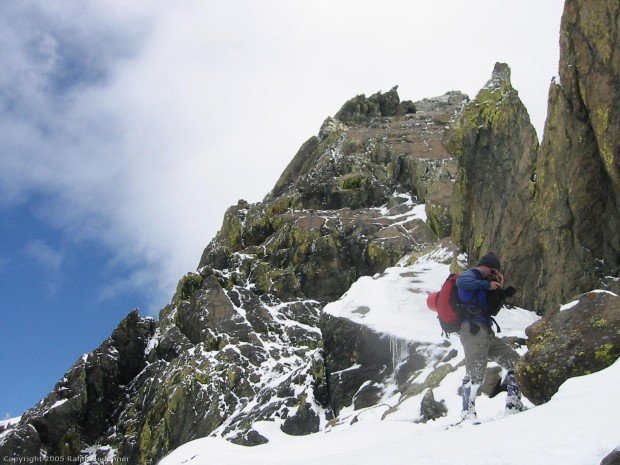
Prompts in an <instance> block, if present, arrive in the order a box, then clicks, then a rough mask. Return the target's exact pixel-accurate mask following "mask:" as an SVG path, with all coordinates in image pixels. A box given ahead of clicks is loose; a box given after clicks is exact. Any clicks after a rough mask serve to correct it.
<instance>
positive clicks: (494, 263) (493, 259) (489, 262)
mask: <svg viewBox="0 0 620 465" xmlns="http://www.w3.org/2000/svg"><path fill="white" fill-rule="evenodd" d="M480 265H486V266H490V267H491V268H495V269H496V270H499V269H500V268H501V267H502V264H501V263H500V261H499V258H497V256H496V255H495V254H494V253H493V252H489V253H488V254H486V255H485V256H484V257H482V258H481V259H480V261H479V262H478V266H480Z"/></svg>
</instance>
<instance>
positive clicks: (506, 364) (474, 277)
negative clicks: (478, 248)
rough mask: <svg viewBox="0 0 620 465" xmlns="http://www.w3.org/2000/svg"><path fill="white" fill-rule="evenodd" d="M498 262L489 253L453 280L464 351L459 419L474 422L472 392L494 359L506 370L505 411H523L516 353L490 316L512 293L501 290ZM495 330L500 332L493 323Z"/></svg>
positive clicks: (475, 420)
mask: <svg viewBox="0 0 620 465" xmlns="http://www.w3.org/2000/svg"><path fill="white" fill-rule="evenodd" d="M500 268H501V263H500V261H499V258H497V256H496V255H495V254H493V253H488V254H486V255H485V256H483V257H482V258H481V259H480V261H479V263H478V266H477V267H475V268H471V269H469V270H466V271H464V272H463V273H461V275H460V277H459V278H458V279H457V280H456V287H457V289H458V297H459V300H460V302H461V304H460V313H461V330H460V333H459V336H460V339H461V343H462V344H463V349H464V351H465V371H466V374H465V378H464V379H463V386H462V393H461V395H462V397H463V410H462V412H461V418H462V419H463V420H466V421H470V422H472V423H475V422H477V417H476V405H475V403H476V395H477V393H478V387H479V386H480V385H481V384H482V380H483V378H484V374H485V372H486V368H487V361H488V360H492V361H495V362H496V363H497V364H498V365H500V366H501V367H503V368H505V369H506V370H508V374H507V375H506V385H507V387H508V396H507V397H506V412H507V413H513V412H520V411H522V410H524V406H523V402H522V401H521V393H520V391H519V386H518V385H517V380H516V377H515V373H514V368H515V364H516V362H517V360H518V359H519V354H518V353H517V352H516V351H515V350H514V349H513V348H512V347H510V345H509V344H508V343H506V342H504V341H502V340H500V339H498V338H497V337H496V336H495V333H494V331H493V327H492V326H493V323H495V324H496V325H497V322H496V321H495V320H494V319H493V316H495V315H497V313H498V312H499V309H500V308H501V306H502V302H503V300H504V299H505V298H506V297H511V296H512V295H514V294H515V292H516V289H515V288H514V287H508V288H506V289H504V288H503V287H504V276H503V275H502V274H501V273H500V271H499V270H500ZM497 329H498V332H499V331H500V329H499V325H497Z"/></svg>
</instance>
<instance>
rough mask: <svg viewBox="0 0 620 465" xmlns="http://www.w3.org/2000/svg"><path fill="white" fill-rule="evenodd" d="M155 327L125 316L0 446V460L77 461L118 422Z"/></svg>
mask: <svg viewBox="0 0 620 465" xmlns="http://www.w3.org/2000/svg"><path fill="white" fill-rule="evenodd" d="M154 332H155V322H154V321H153V320H152V319H150V318H140V317H139V316H138V312H137V310H136V311H133V312H131V313H130V314H129V315H128V316H127V317H126V318H125V319H124V320H123V321H122V322H121V323H120V324H119V326H118V327H117V328H116V329H115V330H114V332H113V333H112V336H111V337H110V338H109V339H107V340H106V341H105V342H104V343H103V344H102V345H101V346H100V347H99V348H98V349H97V350H95V351H93V352H91V353H90V354H88V355H85V356H83V357H82V358H81V359H80V360H78V361H77V362H76V363H75V364H74V365H73V367H72V368H71V370H69V372H68V373H67V374H66V376H65V377H64V378H63V379H62V380H61V381H60V382H59V383H58V384H57V385H56V386H55V387H54V390H53V391H52V392H51V393H50V394H49V395H48V396H47V397H46V398H45V399H43V400H42V401H41V402H39V404H37V406H36V407H34V408H32V409H30V410H28V411H27V412H26V413H25V414H24V415H23V416H22V418H21V420H20V422H19V424H18V425H17V426H16V427H15V428H14V429H13V430H11V431H9V432H8V435H7V436H6V437H5V438H3V442H2V443H0V455H1V456H2V457H38V456H39V452H40V448H41V446H43V447H44V448H45V450H46V451H47V453H49V454H50V455H57V456H70V457H77V456H78V455H79V453H80V451H81V450H82V449H83V448H84V447H85V446H86V445H92V444H94V443H96V441H97V440H98V439H99V438H100V437H101V436H102V435H104V434H105V433H106V430H107V429H108V428H110V427H112V426H113V425H114V424H115V423H116V421H117V419H118V407H119V405H122V404H123V402H124V399H125V396H126V395H127V394H128V393H129V392H130V389H129V388H128V385H129V383H130V382H131V381H132V380H133V379H134V378H135V376H136V375H137V374H138V373H140V372H141V371H142V369H143V368H144V367H145V365H146V360H145V357H144V352H145V349H146V347H147V343H148V341H149V339H150V338H151V336H152V335H153V334H154Z"/></svg>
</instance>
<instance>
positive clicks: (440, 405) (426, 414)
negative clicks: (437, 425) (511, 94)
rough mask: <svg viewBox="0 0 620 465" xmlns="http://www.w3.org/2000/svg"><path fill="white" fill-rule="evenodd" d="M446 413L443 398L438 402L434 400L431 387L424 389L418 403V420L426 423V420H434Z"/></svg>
mask: <svg viewBox="0 0 620 465" xmlns="http://www.w3.org/2000/svg"><path fill="white" fill-rule="evenodd" d="M447 413H448V409H447V407H446V405H445V402H444V401H443V400H442V401H440V402H438V401H436V400H435V395H434V394H433V390H432V389H429V390H428V391H426V394H424V397H422V402H421V404H420V422H421V423H426V422H427V421H431V420H436V419H437V418H441V417H444V416H446V415H447Z"/></svg>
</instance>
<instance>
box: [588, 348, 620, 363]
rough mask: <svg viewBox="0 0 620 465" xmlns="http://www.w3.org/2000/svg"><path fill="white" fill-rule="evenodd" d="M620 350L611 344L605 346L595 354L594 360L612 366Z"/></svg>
mask: <svg viewBox="0 0 620 465" xmlns="http://www.w3.org/2000/svg"><path fill="white" fill-rule="evenodd" d="M619 352H620V350H619V349H615V348H614V345H613V344H611V343H607V344H604V345H603V346H601V347H599V348H598V349H596V351H595V352H594V359H595V360H596V361H597V362H600V363H602V364H604V365H605V366H609V365H611V364H612V363H613V362H615V361H616V359H617V358H618V353H619Z"/></svg>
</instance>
